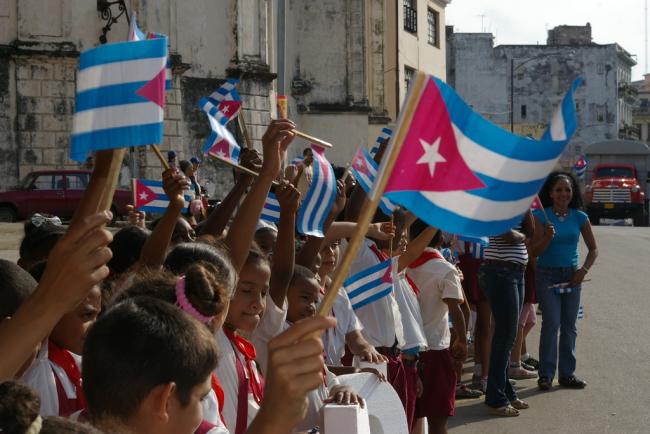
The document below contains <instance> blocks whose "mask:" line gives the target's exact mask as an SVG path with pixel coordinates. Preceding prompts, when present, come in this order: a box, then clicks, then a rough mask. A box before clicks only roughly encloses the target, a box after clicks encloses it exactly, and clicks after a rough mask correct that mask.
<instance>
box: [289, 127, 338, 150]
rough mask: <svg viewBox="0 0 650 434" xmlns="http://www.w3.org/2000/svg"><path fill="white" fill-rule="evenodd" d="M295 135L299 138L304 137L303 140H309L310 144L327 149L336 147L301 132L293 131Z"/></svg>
mask: <svg viewBox="0 0 650 434" xmlns="http://www.w3.org/2000/svg"><path fill="white" fill-rule="evenodd" d="M293 133H294V134H295V135H296V136H298V137H302V138H303V139H305V140H307V141H308V142H311V143H315V144H317V145H320V146H324V147H326V148H333V147H334V146H333V145H332V144H331V143H330V142H326V141H325V140H321V139H319V138H317V137H314V136H310V135H309V134H305V133H303V132H301V131H298V130H293Z"/></svg>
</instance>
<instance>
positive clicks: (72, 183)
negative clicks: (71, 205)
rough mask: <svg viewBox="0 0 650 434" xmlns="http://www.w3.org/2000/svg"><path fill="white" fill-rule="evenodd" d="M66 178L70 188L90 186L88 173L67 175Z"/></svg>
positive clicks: (79, 188) (76, 188)
mask: <svg viewBox="0 0 650 434" xmlns="http://www.w3.org/2000/svg"><path fill="white" fill-rule="evenodd" d="M66 178H67V181H68V190H85V189H86V187H87V186H88V175H86V174H78V175H77V174H75V175H67V176H66Z"/></svg>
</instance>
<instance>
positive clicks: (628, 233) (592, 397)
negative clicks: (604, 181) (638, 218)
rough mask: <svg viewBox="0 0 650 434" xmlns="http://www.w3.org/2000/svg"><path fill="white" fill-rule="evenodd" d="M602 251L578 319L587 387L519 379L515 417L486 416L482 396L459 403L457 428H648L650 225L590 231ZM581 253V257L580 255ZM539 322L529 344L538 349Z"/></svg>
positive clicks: (523, 433) (485, 431)
mask: <svg viewBox="0 0 650 434" xmlns="http://www.w3.org/2000/svg"><path fill="white" fill-rule="evenodd" d="M594 231H595V235H596V241H597V242H598V247H599V253H600V256H599V257H598V260H597V262H596V264H595V265H594V267H593V268H592V269H591V271H590V272H589V278H590V279H591V282H587V283H585V285H584V286H583V291H582V305H583V306H584V311H585V317H584V318H583V319H580V320H578V341H577V359H578V369H577V372H576V374H577V375H578V376H579V377H581V378H583V379H584V380H586V381H587V382H588V386H587V388H586V389H584V390H566V389H560V388H559V387H558V386H557V384H556V385H555V387H553V389H552V390H551V391H548V392H539V391H538V390H537V387H536V386H537V383H536V381H535V380H525V381H519V382H518V384H517V386H516V387H517V389H518V391H519V394H520V397H522V398H523V399H525V400H527V401H528V403H529V404H530V409H528V410H524V411H522V414H521V415H520V416H519V417H516V418H509V419H504V418H495V417H494V416H489V415H488V414H487V411H486V408H485V405H484V404H483V401H482V400H474V401H469V402H467V401H466V402H464V403H461V404H458V406H457V409H456V416H454V417H453V418H450V422H449V426H450V430H451V431H452V432H458V433H468V434H469V433H480V434H490V433H495V434H496V433H499V434H501V433H517V434H532V433H571V434H578V433H625V434H630V433H650V375H649V374H650V373H649V372H648V371H647V370H648V368H649V367H650V362H649V361H650V319H649V314H648V312H649V305H650V261H649V258H650V228H632V227H603V226H600V227H596V228H594ZM583 257H584V256H583ZM539 320H540V322H538V325H537V326H536V327H535V328H534V329H533V331H532V332H531V336H530V338H529V349H532V350H533V351H534V353H533V354H535V355H536V354H537V350H536V349H537V348H538V342H539V341H538V339H539V330H540V324H541V317H540V318H539Z"/></svg>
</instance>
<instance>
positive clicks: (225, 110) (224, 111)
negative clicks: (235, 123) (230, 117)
mask: <svg viewBox="0 0 650 434" xmlns="http://www.w3.org/2000/svg"><path fill="white" fill-rule="evenodd" d="M221 111H222V112H223V114H225V115H227V114H228V112H229V111H230V107H228V106H227V105H224V106H223V109H222V110H221Z"/></svg>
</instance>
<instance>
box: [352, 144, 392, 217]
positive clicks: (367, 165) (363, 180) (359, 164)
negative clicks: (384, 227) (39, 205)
mask: <svg viewBox="0 0 650 434" xmlns="http://www.w3.org/2000/svg"><path fill="white" fill-rule="evenodd" d="M350 172H351V173H352V176H354V179H356V180H357V182H358V183H359V185H360V186H361V188H363V191H365V192H366V193H370V191H371V190H372V185H373V184H374V182H375V177H376V176H377V163H376V162H375V160H373V159H372V157H371V156H370V152H368V150H367V149H366V148H365V147H364V146H361V147H359V149H358V150H357V153H356V155H355V156H354V160H352V165H351V166H350ZM379 208H380V209H381V212H383V213H384V214H385V215H387V216H391V215H393V212H394V211H395V208H397V206H396V205H395V204H393V203H392V202H391V201H389V200H388V199H386V198H385V197H382V198H381V201H380V202H379Z"/></svg>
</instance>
